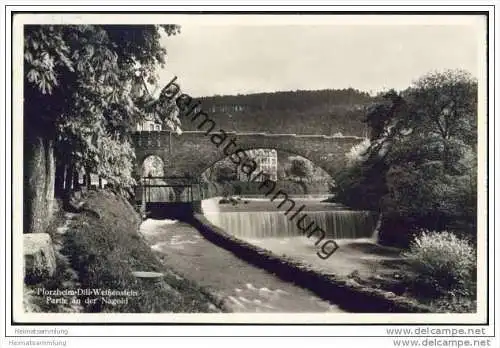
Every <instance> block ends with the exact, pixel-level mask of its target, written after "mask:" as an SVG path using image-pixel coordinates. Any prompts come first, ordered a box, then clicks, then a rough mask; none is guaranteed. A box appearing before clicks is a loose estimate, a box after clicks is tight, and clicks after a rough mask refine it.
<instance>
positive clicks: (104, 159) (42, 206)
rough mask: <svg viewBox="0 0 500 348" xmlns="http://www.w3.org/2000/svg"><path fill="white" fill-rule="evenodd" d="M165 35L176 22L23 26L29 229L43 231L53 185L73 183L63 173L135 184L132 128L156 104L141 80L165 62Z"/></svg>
mask: <svg viewBox="0 0 500 348" xmlns="http://www.w3.org/2000/svg"><path fill="white" fill-rule="evenodd" d="M162 32H163V35H173V34H176V33H178V32H179V27H178V26H175V25H162V26H156V25H117V26H115V25H36V26H32V25H30V26H25V28H24V73H25V75H24V127H25V134H24V145H25V146H24V176H25V178H24V194H25V197H24V202H25V209H24V211H25V229H24V230H25V232H42V231H43V230H44V229H45V227H46V225H47V221H48V218H47V217H49V216H50V215H51V213H52V208H53V204H52V202H53V198H54V186H55V182H57V183H58V185H62V184H64V183H66V184H68V183H69V182H70V180H63V178H62V177H61V175H65V176H66V178H68V177H73V173H74V172H75V171H76V170H79V169H84V170H85V171H86V172H87V174H90V172H91V171H92V172H94V173H97V174H99V175H101V176H102V177H105V178H106V179H108V180H109V181H111V182H114V183H115V184H116V185H119V186H123V187H127V186H130V185H131V184H132V183H133V180H132V178H131V176H130V175H131V170H130V168H131V163H132V158H133V151H132V150H131V147H130V142H129V139H128V131H129V130H130V129H132V127H134V126H135V123H136V122H138V121H139V120H141V119H142V118H144V117H145V114H146V112H147V110H146V109H145V108H144V107H145V106H146V105H151V104H152V103H151V100H150V99H151V97H150V96H148V94H147V93H146V92H145V91H144V85H145V83H144V81H146V82H148V83H150V84H154V83H156V69H157V67H161V66H163V65H164V64H165V57H166V50H165V48H164V47H162V46H161V44H160V39H161V35H162ZM56 162H57V164H58V165H57V167H58V169H59V170H58V171H57V172H58V173H57V174H58V176H59V177H58V180H55V174H56V170H55V168H56V165H55V164H56ZM60 191H61V187H59V188H58V190H57V192H60Z"/></svg>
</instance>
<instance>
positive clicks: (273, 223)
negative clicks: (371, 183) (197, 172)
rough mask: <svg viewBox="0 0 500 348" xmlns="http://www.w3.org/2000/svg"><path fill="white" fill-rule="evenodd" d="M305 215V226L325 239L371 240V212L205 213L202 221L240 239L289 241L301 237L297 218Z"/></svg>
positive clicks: (372, 221) (372, 218)
mask: <svg viewBox="0 0 500 348" xmlns="http://www.w3.org/2000/svg"><path fill="white" fill-rule="evenodd" d="M302 215H307V222H305V225H306V226H307V224H308V223H309V222H312V221H314V223H315V225H316V226H319V227H321V228H322V229H323V230H324V231H325V232H326V237H327V238H333V239H357V238H371V237H372V234H373V230H374V227H375V222H376V221H375V218H374V216H373V214H372V213H371V212H367V211H351V210H331V211H306V212H303V213H302V214H300V215H299V216H297V217H295V218H294V219H293V220H291V219H290V217H291V216H293V212H291V213H290V214H289V215H288V216H287V215H285V214H284V212H281V211H274V212H264V211H258V212H216V211H213V210H212V211H206V212H205V217H206V218H207V219H208V220H209V221H210V222H211V223H213V224H214V225H216V226H219V227H221V228H222V229H224V230H225V231H227V232H228V233H231V234H233V235H235V236H237V237H241V238H270V237H293V236H299V235H303V233H302V231H301V230H300V229H299V228H298V227H297V220H298V219H300V216H302Z"/></svg>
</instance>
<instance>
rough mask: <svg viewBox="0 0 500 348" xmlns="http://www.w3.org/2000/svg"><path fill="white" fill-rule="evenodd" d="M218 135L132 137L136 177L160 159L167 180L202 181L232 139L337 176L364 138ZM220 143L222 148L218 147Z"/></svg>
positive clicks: (144, 133) (142, 134)
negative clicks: (153, 159) (296, 157)
mask: <svg viewBox="0 0 500 348" xmlns="http://www.w3.org/2000/svg"><path fill="white" fill-rule="evenodd" d="M214 134H218V133H216V132H212V133H210V134H208V135H207V134H206V133H205V132H203V131H186V132H183V133H182V134H176V133H172V132H170V131H142V132H136V133H134V134H133V135H132V137H133V141H134V145H135V153H136V167H135V168H136V173H135V174H136V175H137V177H140V176H141V168H142V164H143V162H144V160H145V159H146V158H147V157H148V156H151V155H155V156H158V157H159V158H161V159H162V160H163V163H164V174H165V176H188V177H195V178H199V177H200V176H201V174H202V173H203V172H204V171H205V170H206V169H207V168H210V167H211V166H212V165H213V164H214V163H216V162H218V161H220V160H222V159H224V158H225V157H227V156H226V154H225V153H224V151H223V150H224V147H225V146H226V145H227V144H228V143H229V141H230V140H231V139H234V144H236V146H232V147H231V148H230V150H229V151H228V152H229V153H231V152H233V151H235V150H236V149H238V148H239V149H242V150H251V149H260V148H264V149H276V150H281V151H285V152H288V153H290V154H295V155H300V156H302V157H305V158H307V159H309V160H310V161H311V162H313V163H314V164H315V165H317V166H319V167H321V168H322V169H324V170H325V171H326V172H327V173H329V174H330V175H332V176H335V174H336V173H338V171H339V170H340V169H342V168H343V167H344V166H345V165H346V160H347V158H346V153H347V152H349V150H350V149H351V148H352V147H353V146H354V145H356V144H359V143H361V142H362V141H363V139H364V138H361V137H355V136H326V135H297V134H269V133H235V132H228V133H226V134H227V137H226V140H225V141H224V142H222V143H221V142H220V139H221V138H218V140H219V141H217V140H215V142H214V139H213V138H212V136H213V135H214ZM217 143H220V146H217Z"/></svg>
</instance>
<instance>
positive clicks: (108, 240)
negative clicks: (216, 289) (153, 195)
mask: <svg viewBox="0 0 500 348" xmlns="http://www.w3.org/2000/svg"><path fill="white" fill-rule="evenodd" d="M83 200H84V201H85V204H84V211H83V212H82V213H81V214H79V216H78V217H77V218H76V219H75V220H74V221H73V222H72V223H71V225H70V232H68V241H67V243H66V247H65V250H64V251H65V253H66V254H67V255H69V256H70V259H71V263H72V266H73V268H74V269H76V270H77V271H78V272H79V278H80V283H81V288H82V289H102V290H105V289H111V290H132V291H136V292H137V293H138V296H129V297H128V301H127V302H126V303H117V304H114V305H113V304H110V303H104V301H102V300H98V301H97V302H96V303H86V304H85V300H86V299H90V298H96V296H95V295H82V296H81V300H82V304H85V310H86V311H88V312H129V313H139V312H140V313H144V312H209V311H213V310H210V309H209V307H210V304H211V303H210V300H209V299H208V297H207V296H206V295H205V293H204V292H203V291H202V289H200V288H198V287H197V286H196V285H195V284H192V283H190V282H188V281H187V280H185V279H180V278H178V277H176V276H175V274H174V273H173V272H169V270H166V269H165V267H164V266H163V265H162V264H161V262H160V261H159V260H158V259H157V258H156V256H155V255H154V253H153V252H152V251H151V249H150V247H149V246H148V245H147V244H146V242H145V241H144V240H143V239H142V236H141V235H139V233H138V227H139V224H140V222H141V220H140V218H139V216H138V215H137V213H136V212H135V211H134V209H133V207H132V206H131V205H130V204H129V203H128V202H127V201H126V200H125V199H123V198H121V197H120V196H118V195H115V194H113V193H111V192H107V191H98V192H92V191H90V192H88V193H86V194H85V195H84V197H83ZM134 271H150V272H161V273H163V274H164V277H163V279H162V280H161V281H158V282H157V283H149V284H146V283H142V281H138V280H137V279H136V278H135V277H134V275H133V273H132V272H134Z"/></svg>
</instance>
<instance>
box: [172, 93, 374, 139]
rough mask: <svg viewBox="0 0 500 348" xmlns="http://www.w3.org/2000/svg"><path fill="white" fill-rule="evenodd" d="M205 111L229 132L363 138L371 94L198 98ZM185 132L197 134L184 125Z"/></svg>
mask: <svg viewBox="0 0 500 348" xmlns="http://www.w3.org/2000/svg"><path fill="white" fill-rule="evenodd" d="M198 100H200V101H201V103H202V104H201V105H202V108H203V110H204V111H205V112H207V113H209V114H210V117H211V118H212V119H214V120H215V121H216V122H217V126H218V128H221V129H224V130H226V131H231V130H236V131H239V132H269V133H297V134H325V135H333V134H336V133H342V134H343V135H358V136H362V135H364V134H365V132H366V126H365V124H364V123H363V122H361V121H362V120H363V119H364V109H365V107H366V106H367V105H368V104H370V103H371V102H372V101H373V98H372V97H370V95H369V94H368V93H365V92H361V91H358V90H355V89H352V88H349V89H341V90H330V89H329V90H318V91H290V92H275V93H257V94H248V95H224V96H211V97H201V98H198ZM182 128H183V129H184V130H194V129H195V125H194V124H192V123H191V122H183V126H182Z"/></svg>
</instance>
